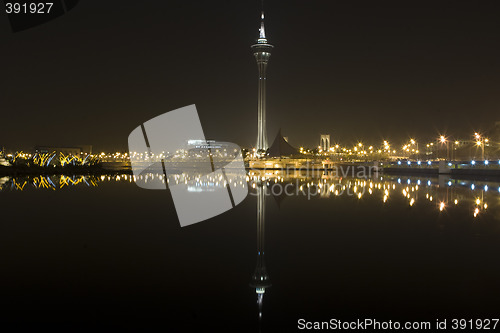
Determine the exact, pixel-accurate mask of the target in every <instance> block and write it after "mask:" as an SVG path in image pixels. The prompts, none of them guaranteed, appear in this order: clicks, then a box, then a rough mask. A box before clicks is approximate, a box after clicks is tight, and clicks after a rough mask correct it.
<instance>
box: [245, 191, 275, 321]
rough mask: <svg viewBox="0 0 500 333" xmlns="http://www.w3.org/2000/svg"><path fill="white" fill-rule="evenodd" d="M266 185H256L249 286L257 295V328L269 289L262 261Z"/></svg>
mask: <svg viewBox="0 0 500 333" xmlns="http://www.w3.org/2000/svg"><path fill="white" fill-rule="evenodd" d="M265 191H266V185H265V184H263V183H260V184H257V265H256V266H255V271H254V273H253V275H252V282H251V283H250V286H251V287H252V288H255V293H256V294H257V305H258V307H259V326H260V324H261V323H262V304H263V302H264V293H265V292H266V288H269V287H271V282H270V280H269V275H268V274H267V269H266V263H265V261H264V238H265V228H266V196H265Z"/></svg>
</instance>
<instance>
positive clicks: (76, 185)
mask: <svg viewBox="0 0 500 333" xmlns="http://www.w3.org/2000/svg"><path fill="white" fill-rule="evenodd" d="M253 176H254V175H252V176H251V177H250V179H249V187H250V189H251V195H249V196H248V198H247V199H246V200H245V201H244V202H243V203H242V204H241V205H239V206H237V207H236V208H235V209H233V210H231V211H229V212H227V213H225V214H223V215H221V216H218V217H216V218H213V219H211V220H208V221H205V222H202V223H198V224H195V225H192V226H189V227H185V228H180V226H179V223H178V221H177V217H176V213H175V210H174V207H173V202H172V199H171V197H170V193H169V192H168V191H148V190H143V189H140V188H138V187H137V186H136V185H135V184H134V183H133V182H131V179H130V176H125V175H121V176H103V177H101V176H99V177H81V176H78V177H65V176H63V177H60V176H54V177H48V178H47V177H31V178H16V179H13V178H6V177H4V178H0V184H1V185H0V186H1V190H0V198H1V205H2V206H1V207H2V212H1V220H0V221H1V222H0V253H1V256H0V266H1V267H2V268H1V274H0V296H1V297H0V302H1V304H2V311H1V312H0V321H1V325H2V326H3V327H8V328H10V329H14V330H20V329H26V328H32V329H33V328H37V329H40V328H52V329H57V330H68V329H70V330H71V331H75V330H76V331H90V330H96V329H104V330H106V329H121V330H136V331H147V330H152V331H160V330H162V331H170V332H186V331H197V332H198V331H227V330H230V331H233V332H257V331H259V330H262V331H264V332H286V331H294V330H296V329H297V320H298V319H299V318H305V319H307V320H310V321H314V320H320V321H327V320H330V319H331V318H338V319H341V320H349V319H357V318H361V319H364V318H374V319H378V320H389V319H390V320H393V321H395V320H398V321H404V320H429V321H435V320H436V319H442V318H467V319H469V318H473V319H475V318H495V317H498V311H497V304H498V302H499V301H500V283H499V281H500V263H499V262H498V260H497V257H498V255H499V254H500V251H499V250H500V193H499V190H500V189H499V187H500V182H498V181H497V182H486V181H469V180H450V179H447V178H441V179H438V178H412V177H391V176H383V177H376V178H372V179H346V178H344V179H338V178H329V177H321V176H320V177H317V178H302V177H300V176H299V177H291V178H285V179H283V178H281V175H279V174H278V175H273V176H271V175H267V176H265V177H267V178H266V179H265V180H262V178H261V177H262V176H263V175H260V176H259V181H257V180H256V179H257V178H253ZM277 177H279V178H277ZM269 178H270V179H269ZM287 184H290V186H289V187H288V188H287V189H288V192H289V193H290V192H293V193H292V194H293V195H290V196H287V195H285V194H283V193H281V194H280V193H279V192H280V191H279V188H278V187H273V186H278V185H280V186H281V188H282V189H283V188H284V186H285V185H287ZM271 192H274V195H273V194H271ZM257 207H259V209H260V214H259V212H258V211H257ZM193 209H196V207H195V206H194V207H193ZM259 251H260V253H261V255H260V256H259ZM262 253H264V257H265V258H263V255H262ZM266 271H267V275H266V274H265V272H266ZM260 277H263V278H265V280H261V282H260V283H259V280H260V279H259V278H260ZM268 279H269V280H268ZM269 285H271V286H269ZM259 288H263V289H259ZM256 290H257V291H259V292H260V294H258V293H256ZM262 291H264V293H262ZM259 295H261V296H260V301H261V304H260V305H259V304H258V299H259ZM262 295H263V296H262ZM259 308H260V310H259ZM259 311H261V313H262V315H261V318H260V319H259Z"/></svg>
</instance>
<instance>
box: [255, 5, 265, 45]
mask: <svg viewBox="0 0 500 333" xmlns="http://www.w3.org/2000/svg"><path fill="white" fill-rule="evenodd" d="M257 43H259V44H266V43H267V38H266V29H265V27H264V8H262V12H261V14H260V28H259V39H257Z"/></svg>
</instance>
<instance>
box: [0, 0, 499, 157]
mask: <svg viewBox="0 0 500 333" xmlns="http://www.w3.org/2000/svg"><path fill="white" fill-rule="evenodd" d="M265 6H266V15H267V17H266V30H267V34H268V38H269V41H270V42H271V43H272V44H274V45H275V50H274V52H273V55H272V57H271V62H270V65H269V70H268V136H269V140H270V141H272V139H273V138H274V136H275V134H276V132H277V130H278V129H279V128H280V127H281V128H282V131H283V134H284V135H286V136H289V138H290V142H291V143H292V144H293V145H296V146H299V145H306V146H315V145H317V144H318V141H319V135H320V134H321V133H328V134H331V135H332V138H333V139H334V140H335V141H340V142H342V143H349V142H351V141H355V140H358V139H362V140H364V141H366V142H370V141H371V142H372V143H373V144H376V143H378V142H380V141H381V140H382V139H383V138H384V139H390V140H392V141H394V142H399V141H402V140H405V139H407V138H408V137H409V136H416V137H417V138H419V139H421V140H424V138H425V139H426V140H427V138H434V137H437V135H438V133H445V134H447V135H452V136H463V137H465V136H466V137H469V136H470V135H471V133H472V131H475V130H487V129H488V128H490V127H491V126H492V124H493V123H494V121H496V120H500V114H499V111H500V95H499V93H498V92H499V88H500V82H499V79H500V40H499V37H500V20H499V17H500V2H499V1H498V0H495V1H463V2H460V1H401V0H399V1H333V0H322V1H315V0H307V1H305V0H303V1H296V0H287V1H279V2H278V1H267V2H266V4H265ZM259 10H260V1H258V0H256V1H254V0H252V1H246V0H244V1H243V0H240V1H234V0H231V1H229V0H225V1H186V0H183V1H157V0H154V1H153V0H149V1H146V0H141V1H127V0H119V1H110V0H107V1H102V0H92V1H91V0H87V1H85V0H83V1H80V4H79V5H78V6H77V7H75V8H74V9H73V10H72V11H70V12H68V13H67V14H66V15H64V16H62V17H60V18H58V19H56V20H54V21H51V22H49V23H46V24H44V25H41V26H38V27H36V28H33V29H29V30H26V31H23V32H19V33H12V32H11V30H10V27H9V23H8V20H7V17H6V15H5V14H0V41H1V44H0V45H1V55H0V61H1V64H2V71H1V76H0V77H1V81H0V82H1V83H0V85H1V86H0V103H1V104H0V108H1V110H2V118H1V125H2V126H1V130H0V145H4V146H6V147H7V148H12V149H15V148H25V149H26V148H30V147H32V146H34V145H36V144H46V145H74V144H92V145H94V147H95V149H96V150H101V149H110V150H115V149H119V150H125V149H126V148H127V138H128V135H129V133H130V132H131V131H132V130H133V129H134V128H135V127H137V126H138V125H140V124H141V123H142V122H144V121H146V120H149V119H150V118H152V117H154V116H156V115H159V114H161V113H164V112H167V111H170V110H173V109H176V108H179V107H182V106H185V105H189V104H196V106H197V108H198V112H199V114H200V117H201V121H202V124H203V127H204V131H205V135H206V137H207V138H212V139H217V140H221V141H231V142H236V143H238V144H240V145H241V146H246V147H248V146H252V145H254V144H255V140H256V132H257V110H256V108H257V101H256V99H257V66H256V64H255V60H254V58H253V55H252V53H251V51H250V45H251V44H252V43H253V42H254V41H255V39H256V37H257V33H258V26H259Z"/></svg>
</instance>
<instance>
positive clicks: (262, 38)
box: [252, 10, 274, 154]
mask: <svg viewBox="0 0 500 333" xmlns="http://www.w3.org/2000/svg"><path fill="white" fill-rule="evenodd" d="M273 47H274V46H273V45H271V44H268V42H267V38H266V30H265V29H264V10H262V14H261V16H260V29H259V38H258V39H257V44H254V45H252V51H253V55H254V56H255V60H257V67H258V69H259V93H258V107H257V108H258V116H257V127H258V133H257V152H258V153H260V154H262V153H265V152H266V150H267V148H268V145H267V129H266V69H267V63H268V62H269V58H270V57H271V50H272V49H273Z"/></svg>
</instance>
